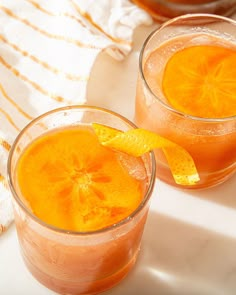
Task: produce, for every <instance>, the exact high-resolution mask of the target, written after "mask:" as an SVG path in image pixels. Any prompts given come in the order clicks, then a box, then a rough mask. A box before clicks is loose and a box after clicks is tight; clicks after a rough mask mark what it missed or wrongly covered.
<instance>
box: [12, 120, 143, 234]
mask: <svg viewBox="0 0 236 295" xmlns="http://www.w3.org/2000/svg"><path fill="white" fill-rule="evenodd" d="M118 155H119V156H118ZM124 156H125V158H123V157H122V153H119V154H118V153H117V152H114V151H112V150H111V149H107V148H106V147H104V146H102V145H101V144H100V142H99V141H98V138H97V136H96V134H94V132H93V130H92V128H91V127H90V128H88V127H82V126H81V127H78V128H76V127H75V128H71V129H58V130H56V131H55V132H51V133H48V134H46V135H44V136H42V137H40V138H38V139H36V140H35V141H34V142H33V143H32V144H31V145H29V147H28V148H27V149H26V150H25V152H24V154H23V155H22V157H21V158H20V159H19V162H18V166H17V178H18V181H19V187H20V190H21V193H22V195H23V196H24V198H25V200H26V201H27V203H28V204H29V207H30V208H31V210H32V211H33V213H34V214H35V215H36V216H38V217H39V218H40V219H41V220H43V221H44V222H46V223H48V224H51V225H54V226H56V227H58V228H62V229H66V230H76V231H93V230H97V229H101V228H104V227H107V226H109V225H112V224H115V223H117V222H119V221H120V220H122V219H124V218H126V217H127V216H128V215H129V214H130V213H132V212H133V211H134V210H135V209H136V208H137V207H138V205H139V204H140V202H141V201H142V199H143V195H144V190H145V186H146V177H147V175H146V170H145V167H144V164H143V161H142V159H139V158H138V159H137V158H135V157H132V156H129V157H127V155H126V154H124ZM123 163H124V164H125V163H128V164H127V165H128V168H127V167H126V166H124V164H123ZM137 166H139V171H144V175H141V176H142V179H141V177H139V178H138V177H136V175H134V174H132V173H133V171H134V170H137ZM142 168H143V170H142ZM130 171H131V172H132V173H131V172H130Z"/></svg>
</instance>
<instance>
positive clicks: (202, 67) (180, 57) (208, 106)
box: [162, 45, 236, 118]
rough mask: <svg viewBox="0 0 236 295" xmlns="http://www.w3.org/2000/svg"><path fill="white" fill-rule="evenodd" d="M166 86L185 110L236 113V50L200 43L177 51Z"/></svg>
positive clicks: (195, 113)
mask: <svg viewBox="0 0 236 295" xmlns="http://www.w3.org/2000/svg"><path fill="white" fill-rule="evenodd" d="M162 89H163V93H164V95H165V97H166V98H167V100H168V101H169V103H170V104H171V105H172V106H173V107H174V108H175V109H177V110H179V111H181V112H183V113H186V114H189V115H193V116H197V117H203V118H224V117H230V116H234V115H236V50H232V49H230V48H226V47H219V46H208V45H200V46H192V47H188V48H184V49H183V50H180V51H178V52H176V53H175V54H174V55H173V56H172V57H171V58H170V59H169V61H168V62H167V65H166V67H165V71H164V75H163V81H162Z"/></svg>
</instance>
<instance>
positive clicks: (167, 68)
mask: <svg viewBox="0 0 236 295" xmlns="http://www.w3.org/2000/svg"><path fill="white" fill-rule="evenodd" d="M215 17H217V16H215ZM187 18H188V17H187V16H186V17H185V20H186V19H187ZM193 19H194V17H193ZM203 19H204V18H203ZM191 21H192V19H191ZM210 23H211V22H209V23H208V25H210ZM212 23H213V22H212ZM192 27H193V26H191V25H189V26H187V27H186V31H187V29H188V30H189V31H191V30H193V29H192ZM175 28H176V30H177V29H178V25H176V27H175ZM175 28H173V35H174V34H175V33H174V30H175ZM164 29H165V27H164V28H163V30H164ZM235 29H236V26H235ZM199 31H200V30H199ZM179 32H181V33H180V34H179V35H178V36H176V37H173V38H170V40H166V41H165V42H163V43H162V44H161V45H158V46H156V48H155V50H150V48H151V46H149V45H148V43H146V46H147V47H149V48H148V50H147V51H148V54H147V55H146V56H145V57H144V55H145V53H143V54H144V55H143V60H142V65H141V66H142V74H141V75H140V77H139V81H138V85H137V96H136V114H135V116H136V119H135V120H136V123H137V125H139V126H141V127H143V128H146V129H150V130H152V131H155V132H157V133H158V134H160V135H162V136H164V137H166V138H168V139H170V140H172V141H173V142H176V143H178V144H179V145H181V146H182V147H184V148H185V149H186V150H187V151H188V152H189V153H190V154H191V156H192V157H193V159H194V161H195V164H196V167H197V170H198V173H199V175H200V182H199V183H198V184H197V185H196V186H193V187H192V188H204V187H209V186H212V185H215V184H217V183H221V182H223V181H224V180H225V179H227V178H228V177H230V176H231V175H232V174H233V173H234V172H235V170H236V123H235V116H236V86H235V85H236V71H235V68H236V42H235V43H233V42H229V41H227V40H225V39H223V38H220V37H218V36H214V35H211V34H210V33H209V34H208V33H205V32H204V30H203V32H199V33H195V32H194V33H193V34H189V33H184V34H183V31H181V30H180V29H179ZM157 33H158V32H157ZM154 38H156V40H157V36H155V37H153V40H154ZM150 42H152V40H151V41H150ZM155 42H156V41H155ZM153 44H154V41H153ZM156 159H157V175H158V177H159V178H160V179H162V180H164V181H165V182H167V183H169V184H173V185H175V183H174V181H173V177H172V175H171V173H170V171H169V169H168V165H167V161H166V159H165V157H164V155H163V154H162V152H161V151H159V150H157V151H156Z"/></svg>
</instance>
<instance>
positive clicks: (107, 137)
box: [92, 123, 199, 185]
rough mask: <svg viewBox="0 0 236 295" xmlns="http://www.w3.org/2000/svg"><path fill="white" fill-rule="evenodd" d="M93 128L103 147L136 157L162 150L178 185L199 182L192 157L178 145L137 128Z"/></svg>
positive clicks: (94, 125)
mask: <svg viewBox="0 0 236 295" xmlns="http://www.w3.org/2000/svg"><path fill="white" fill-rule="evenodd" d="M92 126H93V129H94V131H95V133H96V134H97V136H98V139H99V141H100V142H101V144H102V145H104V146H107V147H109V148H112V149H116V150H119V151H122V152H124V153H127V154H129V155H132V156H135V157H139V156H141V155H143V154H144V153H147V152H149V151H151V150H153V149H156V148H161V149H162V150H163V152H164V154H165V156H166V158H167V161H168V164H169V167H170V169H171V172H172V175H173V177H174V180H175V182H176V183H177V184H181V185H194V184H195V183H196V182H198V181H199V175H198V172H197V169H196V166H195V164H194V161H193V159H192V157H191V156H190V154H189V153H188V152H187V151H186V150H185V149H184V148H182V147H181V146H179V145H177V144H176V143H174V142H172V141H170V140H168V139H166V138H164V137H162V136H159V135H158V134H156V133H154V132H151V131H148V130H146V129H141V128H137V129H130V130H128V131H126V132H123V131H120V130H117V129H114V128H111V127H108V126H105V125H101V124H97V123H93V124H92Z"/></svg>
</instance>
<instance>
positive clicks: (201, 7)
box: [133, 0, 236, 22]
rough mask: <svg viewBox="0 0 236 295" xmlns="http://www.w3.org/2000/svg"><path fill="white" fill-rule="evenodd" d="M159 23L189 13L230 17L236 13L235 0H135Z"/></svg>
mask: <svg viewBox="0 0 236 295" xmlns="http://www.w3.org/2000/svg"><path fill="white" fill-rule="evenodd" d="M133 2H134V3H136V4H137V5H139V6H140V7H142V8H144V9H145V10H147V11H148V12H149V13H150V14H151V15H152V16H153V18H154V19H156V20H157V21H161V22H163V21H166V20H168V19H170V18H173V17H176V16H179V15H183V14H187V13H212V14H219V15H223V16H230V15H232V14H233V13H234V12H236V2H235V0H191V1H190V0H133Z"/></svg>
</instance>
